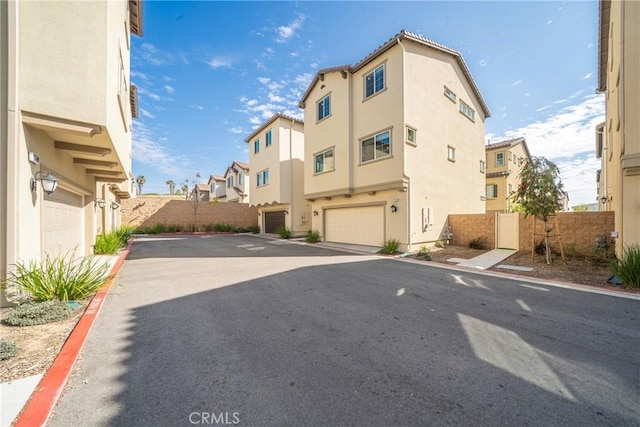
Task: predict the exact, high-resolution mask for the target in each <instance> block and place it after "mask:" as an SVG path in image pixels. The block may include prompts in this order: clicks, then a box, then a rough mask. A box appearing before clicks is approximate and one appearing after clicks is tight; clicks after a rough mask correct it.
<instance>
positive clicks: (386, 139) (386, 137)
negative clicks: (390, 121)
mask: <svg viewBox="0 0 640 427" xmlns="http://www.w3.org/2000/svg"><path fill="white" fill-rule="evenodd" d="M360 145H361V155H362V163H364V162H368V161H371V160H377V159H382V158H384V157H388V156H389V155H391V133H390V132H389V131H385V132H381V133H379V134H377V135H374V136H372V137H371V138H367V139H364V140H362V142H361V143H360Z"/></svg>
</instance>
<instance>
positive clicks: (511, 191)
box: [509, 184, 513, 194]
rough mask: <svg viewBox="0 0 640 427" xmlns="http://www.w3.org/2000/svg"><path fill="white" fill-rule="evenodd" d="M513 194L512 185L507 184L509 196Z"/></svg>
mask: <svg viewBox="0 0 640 427" xmlns="http://www.w3.org/2000/svg"><path fill="white" fill-rule="evenodd" d="M511 193H513V184H509V194H511Z"/></svg>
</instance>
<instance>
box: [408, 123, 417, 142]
mask: <svg viewBox="0 0 640 427" xmlns="http://www.w3.org/2000/svg"><path fill="white" fill-rule="evenodd" d="M407 142H408V143H409V144H413V145H417V143H418V142H417V131H416V130H415V129H414V128H412V127H411V126H407Z"/></svg>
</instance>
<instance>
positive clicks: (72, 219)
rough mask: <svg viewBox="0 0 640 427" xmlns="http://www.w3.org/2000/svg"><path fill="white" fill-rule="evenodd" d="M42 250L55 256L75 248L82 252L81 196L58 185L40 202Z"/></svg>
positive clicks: (81, 253)
mask: <svg viewBox="0 0 640 427" xmlns="http://www.w3.org/2000/svg"><path fill="white" fill-rule="evenodd" d="M42 211H43V212H42V250H43V252H48V253H50V254H52V255H54V256H55V254H64V253H66V252H67V251H69V250H72V249H77V251H78V253H77V255H78V256H80V255H83V254H84V246H83V240H84V239H83V238H82V235H83V230H84V222H83V221H82V196H80V195H78V194H75V193H72V192H70V191H67V190H65V189H63V188H60V187H58V188H57V189H56V191H55V193H52V194H48V195H45V196H44V201H43V202H42Z"/></svg>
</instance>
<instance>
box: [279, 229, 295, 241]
mask: <svg viewBox="0 0 640 427" xmlns="http://www.w3.org/2000/svg"><path fill="white" fill-rule="evenodd" d="M276 233H277V234H278V236H280V238H281V239H290V238H292V237H293V230H292V229H290V228H287V227H280V228H278V229H277V230H276Z"/></svg>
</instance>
